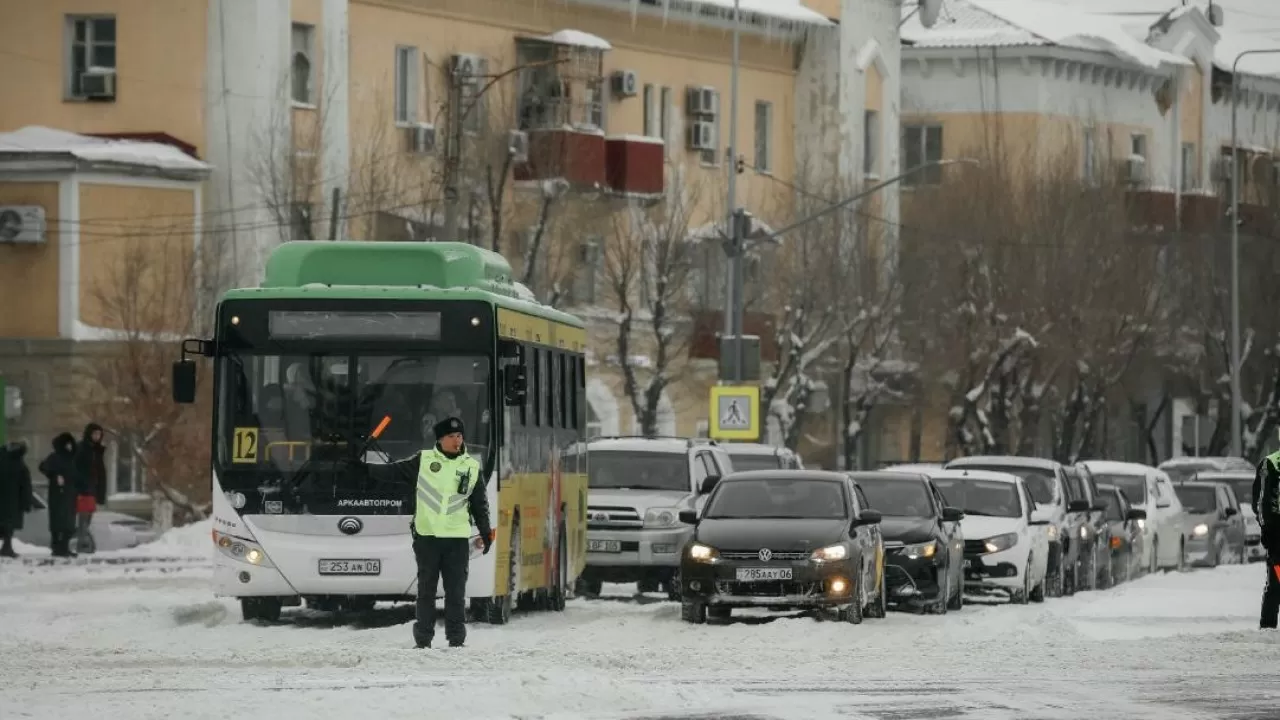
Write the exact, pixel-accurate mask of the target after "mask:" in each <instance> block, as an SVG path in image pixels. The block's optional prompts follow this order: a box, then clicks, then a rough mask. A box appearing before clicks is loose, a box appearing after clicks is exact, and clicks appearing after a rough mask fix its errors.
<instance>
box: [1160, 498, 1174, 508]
mask: <svg viewBox="0 0 1280 720" xmlns="http://www.w3.org/2000/svg"><path fill="white" fill-rule="evenodd" d="M1156 507H1157V508H1167V507H1173V502H1172V501H1171V500H1161V501H1159V502H1157V503H1156Z"/></svg>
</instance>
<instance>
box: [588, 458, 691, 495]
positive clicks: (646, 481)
mask: <svg viewBox="0 0 1280 720" xmlns="http://www.w3.org/2000/svg"><path fill="white" fill-rule="evenodd" d="M587 486H588V487H590V488H592V489H595V490H623V489H626V490H679V491H681V492H689V491H690V484H689V456H688V455H685V454H684V453H672V452H645V451H643V450H588V451H587Z"/></svg>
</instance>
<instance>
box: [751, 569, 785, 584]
mask: <svg viewBox="0 0 1280 720" xmlns="http://www.w3.org/2000/svg"><path fill="white" fill-rule="evenodd" d="M790 579H791V568H738V582H766V581H769V580H790Z"/></svg>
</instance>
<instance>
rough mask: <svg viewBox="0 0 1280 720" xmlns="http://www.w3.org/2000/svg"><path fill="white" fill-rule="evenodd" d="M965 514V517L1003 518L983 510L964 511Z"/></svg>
mask: <svg viewBox="0 0 1280 720" xmlns="http://www.w3.org/2000/svg"><path fill="white" fill-rule="evenodd" d="M964 514H965V515H981V516H982V517H1001V516H1000V515H996V514H995V513H989V512H982V511H981V510H970V509H969V508H965V509H964Z"/></svg>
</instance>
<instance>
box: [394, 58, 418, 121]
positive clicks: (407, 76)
mask: <svg viewBox="0 0 1280 720" xmlns="http://www.w3.org/2000/svg"><path fill="white" fill-rule="evenodd" d="M417 57H418V49H417V48H415V47H410V46H408V45H397V46H396V122H397V123H403V124H408V123H412V122H414V121H415V120H417V118H418V63H417Z"/></svg>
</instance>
